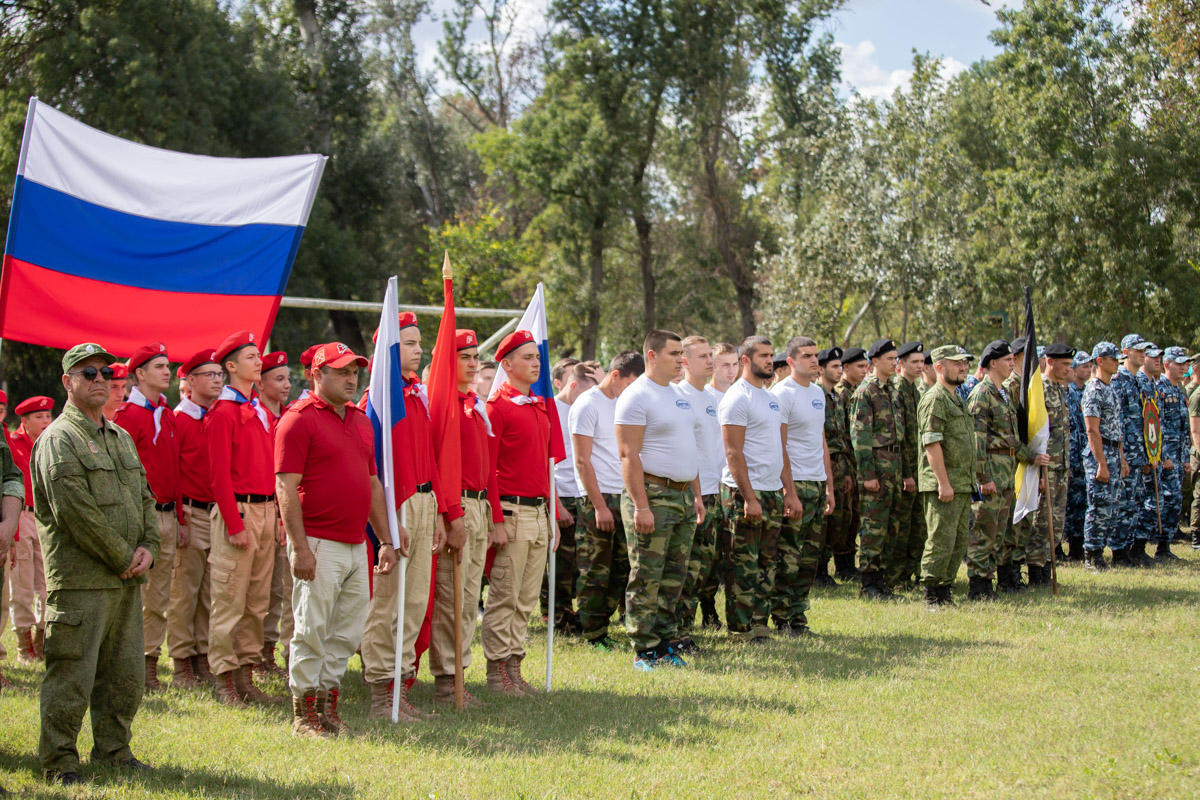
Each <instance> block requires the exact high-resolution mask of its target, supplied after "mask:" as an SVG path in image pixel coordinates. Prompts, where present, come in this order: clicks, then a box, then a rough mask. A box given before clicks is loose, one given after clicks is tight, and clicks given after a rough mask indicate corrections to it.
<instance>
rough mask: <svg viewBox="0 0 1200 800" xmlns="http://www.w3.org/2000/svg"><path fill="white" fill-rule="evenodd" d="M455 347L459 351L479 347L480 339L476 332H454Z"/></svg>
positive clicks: (459, 330)
mask: <svg viewBox="0 0 1200 800" xmlns="http://www.w3.org/2000/svg"><path fill="white" fill-rule="evenodd" d="M454 346H455V348H456V349H458V350H466V349H467V348H468V347H479V339H478V338H477V337H476V336H475V331H469V330H467V329H466V328H459V329H458V330H456V331H455V332H454Z"/></svg>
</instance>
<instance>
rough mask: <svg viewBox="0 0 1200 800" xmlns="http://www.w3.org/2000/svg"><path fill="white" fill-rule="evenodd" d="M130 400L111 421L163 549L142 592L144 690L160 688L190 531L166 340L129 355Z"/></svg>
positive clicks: (149, 573) (143, 347)
mask: <svg viewBox="0 0 1200 800" xmlns="http://www.w3.org/2000/svg"><path fill="white" fill-rule="evenodd" d="M129 380H130V382H131V383H132V384H133V388H131V389H130V390H129V400H128V401H127V402H125V403H122V404H121V407H120V408H118V409H117V413H116V414H114V415H113V419H112V421H113V422H114V423H116V424H117V425H120V426H121V427H122V428H124V429H125V430H126V431H127V432H128V433H129V435H130V436H132V437H133V443H134V444H135V445H137V451H138V457H139V458H141V460H142V466H143V467H145V468H146V480H147V481H148V482H149V483H150V491H151V492H153V493H154V507H155V509H156V510H157V512H158V535H159V538H160V539H161V540H162V546H161V549H160V550H159V552H158V558H157V559H156V560H155V562H154V566H152V567H151V568H150V571H149V572H147V573H146V578H147V583H146V588H145V590H144V592H143V593H142V627H143V629H144V630H145V637H146V641H145V647H146V690H147V691H156V690H158V689H161V688H162V685H161V684H160V683H159V682H158V657H159V655H160V654H161V652H162V646H163V642H164V641H165V640H166V638H167V606H168V604H169V603H170V602H171V575H172V572H173V571H174V564H175V547H176V543H177V542H178V543H179V544H181V545H183V546H187V534H188V531H187V527H186V526H185V525H184V524H183V523H184V517H183V506H182V504H181V503H180V500H181V494H180V490H179V437H178V436H177V435H176V432H175V415H174V414H172V413H171V409H170V408H169V407H168V406H167V398H166V397H165V396H164V393H165V392H166V391H167V388H168V387H170V385H171V364H170V361H169V359H168V358H167V346H166V345H165V344H163V343H162V342H154V343H153V344H148V345H144V346H142V347H139V348H138V349H137V350H135V351H134V352H133V355H132V356H130V357H129Z"/></svg>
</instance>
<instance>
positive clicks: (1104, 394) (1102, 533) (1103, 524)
mask: <svg viewBox="0 0 1200 800" xmlns="http://www.w3.org/2000/svg"><path fill="white" fill-rule="evenodd" d="M1104 345H1107V346H1108V347H1109V348H1112V349H1111V351H1108V350H1102V349H1101V348H1102V347H1103V346H1104ZM1116 352H1117V350H1116V345H1113V344H1111V343H1109V342H1101V343H1100V344H1098V345H1096V348H1095V349H1094V350H1093V351H1092V353H1093V356H1095V355H1096V354H1097V353H1098V354H1099V355H1110V356H1113V357H1114V358H1115V357H1116V356H1115V355H1114V354H1115V353H1116ZM1116 382H1117V380H1116V377H1115V376H1114V377H1113V380H1112V382H1111V383H1107V384H1106V383H1104V381H1102V380H1100V378H1098V377H1096V378H1092V379H1090V380H1089V381H1088V382H1087V385H1086V386H1084V387H1083V397H1082V399H1081V401H1080V406H1081V408H1082V411H1083V415H1084V416H1085V417H1096V418H1097V419H1099V420H1100V440H1101V445H1102V447H1103V448H1104V460H1105V463H1106V464H1107V466H1108V482H1107V483H1101V482H1100V481H1098V480H1096V471H1097V470H1098V469H1099V462H1098V461H1097V459H1096V456H1095V455H1094V454H1093V453H1092V449H1091V446H1090V445H1089V446H1088V447H1087V448H1086V450H1085V452H1084V454H1083V468H1084V473H1085V474H1086V476H1087V497H1088V506H1087V513H1086V515H1085V517H1084V521H1083V547H1084V549H1085V550H1089V551H1099V550H1103V549H1104V548H1105V547H1106V546H1107V547H1110V548H1112V549H1114V550H1118V549H1122V548H1125V547H1128V546H1129V545H1130V544H1131V543H1132V537H1130V536H1127V535H1126V533H1124V532H1119V531H1118V514H1119V511H1120V509H1121V401H1120V399H1119V398H1118V396H1117V392H1116V391H1115V388H1114V386H1113V384H1115V383H1116ZM1125 530H1126V531H1127V530H1128V529H1125Z"/></svg>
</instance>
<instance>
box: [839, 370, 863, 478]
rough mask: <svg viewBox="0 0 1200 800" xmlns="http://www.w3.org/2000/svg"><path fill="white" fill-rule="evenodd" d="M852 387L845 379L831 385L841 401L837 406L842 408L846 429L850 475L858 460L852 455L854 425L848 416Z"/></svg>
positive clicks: (856, 472)
mask: <svg viewBox="0 0 1200 800" xmlns="http://www.w3.org/2000/svg"><path fill="white" fill-rule="evenodd" d="M854 389H855V387H853V386H851V385H850V384H848V383H846V382H845V381H838V382H837V385H836V386H834V387H833V393H834V394H835V395H837V397H838V399H839V400H840V401H841V403H840V404H839V406H840V408H841V410H842V420H843V423H842V429H843V430H844V431H846V449H847V451H848V453H847V455H848V456H849V458H848V461H849V462H850V474H851V475H857V474H858V460H857V459H856V458H855V456H854V434H853V431H854V425H853V422H852V420H851V418H850V400H851V399H852V398H853V397H854Z"/></svg>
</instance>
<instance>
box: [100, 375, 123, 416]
mask: <svg viewBox="0 0 1200 800" xmlns="http://www.w3.org/2000/svg"><path fill="white" fill-rule="evenodd" d="M112 371H113V376H112V380H111V381H109V382H108V402H107V403H105V404H104V408H103V409H101V412H102V413H103V414H104V417H105V419H107V420H109V421H112V418H113V415H114V414H116V413H117V409H118V408H120V407H121V404H122V403H124V402H125V384H126V383H127V382H128V379H129V365H128V364H122V363H120V362H117V363H116V364H113V365H112Z"/></svg>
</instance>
